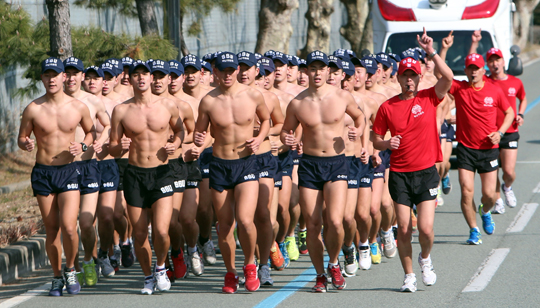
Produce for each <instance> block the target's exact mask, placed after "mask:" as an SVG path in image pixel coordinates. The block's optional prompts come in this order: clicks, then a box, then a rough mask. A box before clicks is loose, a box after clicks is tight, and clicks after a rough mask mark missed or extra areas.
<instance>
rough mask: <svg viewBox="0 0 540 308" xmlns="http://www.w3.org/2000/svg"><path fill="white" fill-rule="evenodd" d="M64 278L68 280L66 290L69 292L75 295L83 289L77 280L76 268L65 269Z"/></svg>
mask: <svg viewBox="0 0 540 308" xmlns="http://www.w3.org/2000/svg"><path fill="white" fill-rule="evenodd" d="M64 279H65V281H66V291H67V292H68V293H69V294H71V295H75V294H78V293H79V292H80V291H81V285H80V284H79V280H77V272H76V271H75V268H71V269H65V270H64Z"/></svg>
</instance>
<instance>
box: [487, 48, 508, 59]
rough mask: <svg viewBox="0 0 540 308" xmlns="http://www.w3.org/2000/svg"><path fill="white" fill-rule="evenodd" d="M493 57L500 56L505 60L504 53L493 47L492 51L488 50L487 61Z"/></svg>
mask: <svg viewBox="0 0 540 308" xmlns="http://www.w3.org/2000/svg"><path fill="white" fill-rule="evenodd" d="M493 55H497V56H499V57H501V58H504V57H503V54H502V51H501V50H500V49H499V48H495V47H493V48H491V49H490V50H488V52H487V53H486V59H488V60H489V57H491V56H493Z"/></svg>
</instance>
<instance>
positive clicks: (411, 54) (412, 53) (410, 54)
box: [400, 49, 419, 61]
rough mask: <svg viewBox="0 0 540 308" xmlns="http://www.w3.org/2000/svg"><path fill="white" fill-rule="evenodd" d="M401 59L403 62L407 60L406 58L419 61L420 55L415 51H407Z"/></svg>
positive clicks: (402, 54)
mask: <svg viewBox="0 0 540 308" xmlns="http://www.w3.org/2000/svg"><path fill="white" fill-rule="evenodd" d="M400 57H401V60H403V59H405V58H413V59H415V60H416V61H418V60H419V59H418V53H417V52H415V51H414V50H413V49H407V50H405V51H403V52H402V53H401V55H400Z"/></svg>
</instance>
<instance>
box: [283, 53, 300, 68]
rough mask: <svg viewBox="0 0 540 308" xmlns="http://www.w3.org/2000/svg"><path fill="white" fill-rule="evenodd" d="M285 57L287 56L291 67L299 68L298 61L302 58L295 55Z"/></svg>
mask: <svg viewBox="0 0 540 308" xmlns="http://www.w3.org/2000/svg"><path fill="white" fill-rule="evenodd" d="M285 56H287V60H289V66H298V60H300V58H298V57H297V56H293V55H285Z"/></svg>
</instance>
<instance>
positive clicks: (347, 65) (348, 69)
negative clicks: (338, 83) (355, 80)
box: [341, 60, 354, 76]
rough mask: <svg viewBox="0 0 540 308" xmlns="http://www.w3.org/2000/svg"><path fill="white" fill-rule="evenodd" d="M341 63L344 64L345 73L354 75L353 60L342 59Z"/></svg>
mask: <svg viewBox="0 0 540 308" xmlns="http://www.w3.org/2000/svg"><path fill="white" fill-rule="evenodd" d="M341 65H342V66H343V72H344V73H345V75H347V76H353V75H354V64H353V63H352V61H351V60H341Z"/></svg>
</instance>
